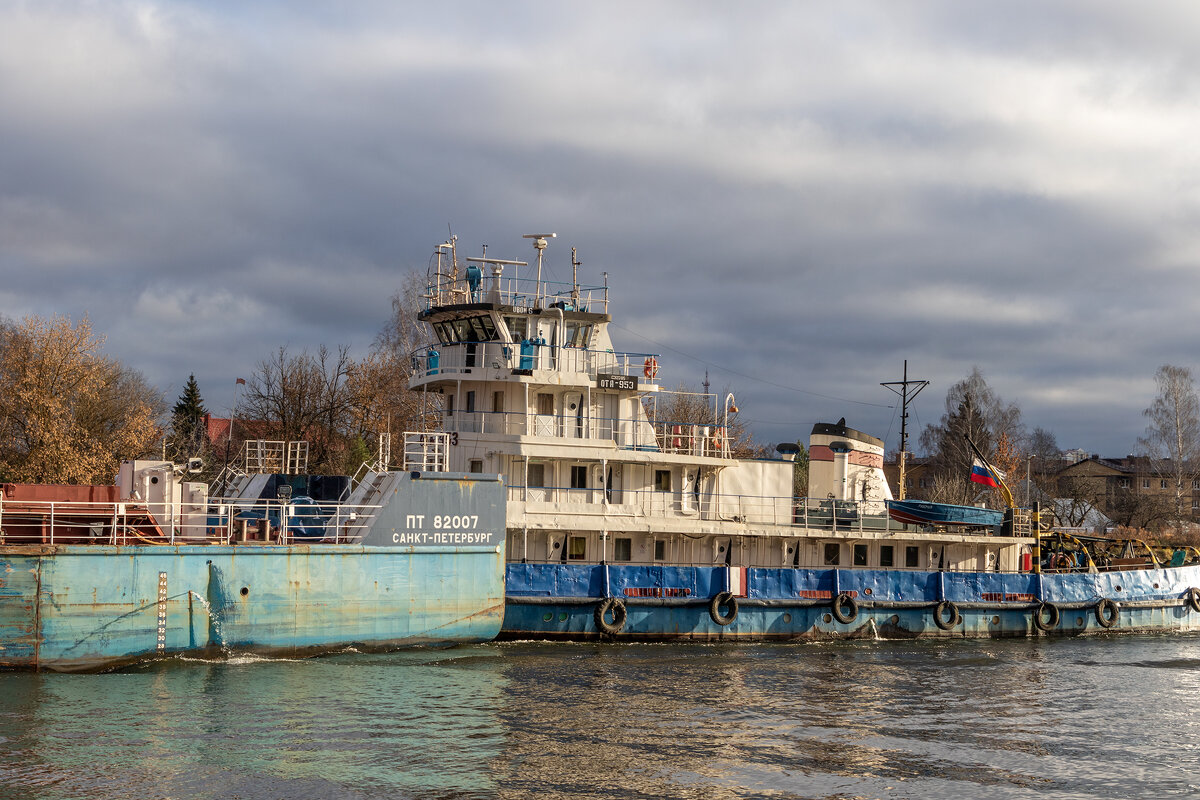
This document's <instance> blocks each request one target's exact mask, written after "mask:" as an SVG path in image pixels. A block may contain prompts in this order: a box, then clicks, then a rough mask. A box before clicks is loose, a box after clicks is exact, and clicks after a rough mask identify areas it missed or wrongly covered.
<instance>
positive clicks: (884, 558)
mask: <svg viewBox="0 0 1200 800" xmlns="http://www.w3.org/2000/svg"><path fill="white" fill-rule="evenodd" d="M894 552H895V551H894V548H893V547H892V546H891V545H890V544H881V545H879V566H881V567H890V566H892V561H893V558H894Z"/></svg>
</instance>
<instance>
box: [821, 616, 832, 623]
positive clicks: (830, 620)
mask: <svg viewBox="0 0 1200 800" xmlns="http://www.w3.org/2000/svg"><path fill="white" fill-rule="evenodd" d="M822 619H824V620H825V621H826V622H833V615H832V614H826V615H825V616H824V617H822Z"/></svg>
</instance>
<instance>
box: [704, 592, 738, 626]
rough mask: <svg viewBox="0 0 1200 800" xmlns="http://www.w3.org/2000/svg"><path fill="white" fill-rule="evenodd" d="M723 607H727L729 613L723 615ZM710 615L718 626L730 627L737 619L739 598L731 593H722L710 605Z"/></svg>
mask: <svg viewBox="0 0 1200 800" xmlns="http://www.w3.org/2000/svg"><path fill="white" fill-rule="evenodd" d="M721 606H726V607H727V608H728V609H729V613H727V614H722V613H721ZM708 615H709V616H710V617H712V621H713V622H715V623H717V624H718V625H728V624H729V623H731V622H733V621H734V620H735V619H737V615H738V602H737V598H736V597H734V596H733V594H732V593H731V592H721V593H720V594H718V595H717V596H716V597H714V598H713V599H712V602H711V603H709V604H708Z"/></svg>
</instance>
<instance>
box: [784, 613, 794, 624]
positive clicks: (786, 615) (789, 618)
mask: <svg viewBox="0 0 1200 800" xmlns="http://www.w3.org/2000/svg"><path fill="white" fill-rule="evenodd" d="M783 621H784V622H791V621H792V615H791V614H784V615H783Z"/></svg>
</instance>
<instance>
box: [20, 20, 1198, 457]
mask: <svg viewBox="0 0 1200 800" xmlns="http://www.w3.org/2000/svg"><path fill="white" fill-rule="evenodd" d="M982 8H983V6H981V5H979V4H970V3H961V2H957V0H947V2H914V3H895V2H882V1H881V2H878V3H858V2H849V3H824V4H816V3H805V2H797V3H779V2H764V3H753V2H749V3H736V4H730V3H703V2H699V3H698V2H656V3H644V2H604V3H556V2H549V1H547V2H510V3H492V2H477V3H470V2H460V3H439V4H434V3H397V2H392V1H391V0H388V1H386V2H384V1H383V0H380V2H352V3H344V4H324V3H306V2H277V3H276V2H257V3H250V4H246V3H242V2H211V1H210V2H202V3H200V2H197V3H188V2H161V3H158V2H78V3H60V2H53V0H49V1H48V0H37V2H13V1H12V0H0V315H3V316H6V317H9V318H11V319H19V318H21V317H23V316H25V315H27V314H40V315H50V314H66V315H69V316H71V317H72V318H73V319H78V318H79V317H81V316H82V315H84V314H87V315H89V317H90V318H91V320H92V322H93V324H94V326H95V327H96V329H97V330H98V331H100V332H102V333H104V334H106V335H107V337H108V339H107V344H106V352H107V353H109V354H110V355H113V356H115V357H117V358H119V359H121V360H122V361H124V362H126V363H127V364H129V365H130V366H132V367H134V368H136V369H138V370H140V371H142V372H143V373H144V374H145V375H146V376H147V378H149V379H150V380H151V381H152V382H153V383H155V384H156V385H158V386H159V387H160V388H161V389H162V390H163V392H164V393H165V394H166V395H167V396H168V398H169V399H170V400H172V401H173V400H174V399H175V397H177V396H178V394H179V391H180V389H181V387H182V384H183V383H184V381H185V380H186V379H187V376H188V374H189V373H191V372H194V373H195V374H196V376H197V379H198V380H199V382H200V388H201V391H202V393H203V394H204V396H205V398H206V400H207V402H208V405H209V406H210V408H211V409H212V410H214V411H217V412H221V413H225V412H226V411H227V409H228V406H229V404H230V401H231V400H232V394H233V383H234V379H235V378H236V377H237V376H248V375H249V373H250V372H251V371H252V370H253V369H254V366H255V364H256V363H257V362H258V361H259V360H260V359H262V358H264V357H266V356H267V355H269V354H270V353H271V352H272V351H273V350H275V349H277V348H278V347H280V346H283V345H286V346H288V347H289V348H291V349H292V350H295V351H299V350H302V349H305V348H309V349H313V348H315V347H317V346H319V345H320V344H322V343H324V344H327V345H330V346H331V347H332V346H335V345H339V344H346V345H350V346H351V348H352V353H353V354H357V355H363V354H365V353H366V352H367V349H368V348H369V346H370V343H371V341H372V339H373V338H374V337H375V335H376V333H377V332H378V331H379V329H380V327H381V326H382V325H383V323H384V321H385V320H386V318H387V316H388V314H389V308H390V307H389V297H390V296H391V294H392V293H393V292H395V291H396V290H397V289H398V288H399V285H400V282H401V280H402V279H403V276H404V275H405V274H406V273H407V272H409V271H411V270H419V271H421V272H422V273H423V272H424V270H425V269H426V266H427V264H428V261H429V256H430V254H431V253H432V251H433V247H434V245H436V244H437V243H439V242H441V241H442V240H444V239H445V238H446V236H447V232H448V230H451V229H452V230H453V231H454V233H455V234H457V235H458V236H459V242H460V246H461V248H462V250H461V252H462V253H463V254H466V255H478V254H479V253H480V252H481V250H482V247H483V246H484V245H487V246H488V248H489V249H488V253H489V255H492V256H495V257H500V258H522V259H530V257H531V256H532V255H533V251H532V249H531V248H530V247H529V243H528V242H527V241H525V240H522V239H521V238H520V235H521V234H523V233H534V232H543V231H555V232H557V233H558V234H559V238H558V239H557V240H555V241H554V242H553V243H552V244H551V247H550V250H549V251H548V252H547V264H548V265H549V267H550V272H551V274H552V276H553V277H556V278H562V279H568V278H569V276H570V248H571V247H577V248H579V255H580V259H581V260H582V262H583V264H584V266H583V279H584V280H585V281H596V282H599V281H600V280H601V278H600V273H601V272H605V271H606V272H608V274H609V282H610V285H611V286H612V295H611V297H612V310H613V313H614V315H615V318H616V319H615V321H616V325H617V326H619V327H615V329H614V331H613V334H614V339H615V340H616V344H617V347H618V348H619V349H624V350H631V351H639V352H646V351H649V352H655V353H660V354H661V357H660V359H659V360H660V363H661V364H662V373H661V375H660V377H661V378H662V380H663V381H664V382H665V383H667V384H672V385H673V384H676V383H680V382H683V383H687V384H692V385H698V384H699V383H700V381H702V380H703V378H704V373H705V370H706V369H707V370H708V372H709V374H710V379H711V381H712V384H713V386H714V388H715V389H719V390H721V391H725V390H727V389H732V390H733V391H734V392H735V393H736V395H737V402H738V405H739V406H740V407H741V409H742V415H743V418H744V419H746V420H748V421H749V422H750V424H751V426H752V429H753V430H754V432H755V436H756V438H757V439H759V440H765V441H768V442H778V441H784V440H795V439H796V438H797V437H801V438H804V439H806V438H807V434H808V431H809V430H810V428H811V426H812V424H813V423H814V422H818V421H836V420H837V418H838V417H842V416H845V417H846V419H847V421H848V423H849V424H851V425H853V426H854V427H857V428H859V429H861V430H864V431H867V432H870V433H874V434H876V435H879V436H882V437H886V438H887V440H888V445H889V448H892V447H895V446H896V443H897V439H898V430H899V421H898V413H897V410H896V409H895V408H894V406H895V397H894V395H892V394H891V393H890V392H889V391H888V390H886V389H885V388H883V387H881V386H879V383H880V382H881V381H888V380H898V379H899V378H900V374H901V369H902V366H903V362H904V360H905V359H907V360H908V363H909V374H910V377H916V378H924V379H928V380H930V381H931V385H930V387H929V388H927V389H926V390H925V391H924V393H922V395H921V396H920V398H919V400H918V401H917V403H916V404H915V406H914V408H913V409H912V417H911V420H912V424H913V429H914V430H919V428H920V426H922V425H924V424H926V423H929V422H934V421H936V420H937V418H938V417H939V416H940V414H941V413H942V410H943V399H944V397H945V393H946V390H947V389H948V388H949V387H950V386H951V385H952V384H953V383H955V382H956V381H958V380H960V379H962V378H963V377H965V376H966V375H967V374H968V373H970V371H971V369H972V368H973V367H975V366H978V367H979V369H980V370H981V371H982V373H983V374H984V376H985V377H986V378H987V380H988V381H989V383H990V384H991V385H992V387H993V388H994V389H995V390H996V392H997V393H998V394H999V395H1000V396H1001V397H1002V398H1003V399H1004V400H1006V401H1010V402H1015V403H1017V404H1018V405H1019V406H1020V407H1021V409H1022V411H1023V418H1024V421H1025V423H1026V425H1027V426H1028V427H1030V428H1032V427H1034V426H1038V427H1042V428H1046V429H1048V430H1050V431H1052V432H1053V433H1054V434H1055V435H1056V437H1057V439H1058V442H1059V444H1060V446H1062V447H1063V448H1068V447H1080V448H1084V449H1087V450H1089V451H1093V452H1100V453H1102V454H1104V455H1109V456H1119V455H1124V454H1126V453H1128V452H1132V451H1133V449H1134V448H1135V446H1136V440H1137V437H1138V436H1139V435H1141V434H1142V433H1143V432H1144V429H1145V420H1144V418H1143V416H1142V413H1141V412H1142V410H1143V409H1144V408H1146V407H1147V406H1148V405H1149V404H1150V402H1151V400H1152V399H1153V396H1154V394H1155V386H1154V372H1155V370H1156V369H1157V367H1158V366H1159V365H1161V364H1165V363H1171V364H1178V365H1181V366H1185V367H1188V368H1191V369H1193V370H1197V371H1198V372H1200V348H1197V347H1196V335H1195V331H1196V327H1197V318H1198V317H1200V268H1198V265H1200V186H1198V180H1200V164H1198V163H1197V162H1198V141H1200V63H1197V62H1198V61H1200V6H1196V5H1195V4H1194V3H1189V2H1178V3H1151V4H1149V5H1147V4H1130V3H1115V2H1111V3H1110V2H1094V1H1093V0H1089V1H1088V2H1083V1H1082V0H1080V1H1079V2H1060V3H1046V2H1041V1H1040V0H1039V1H1038V2H1008V3H1004V4H996V5H994V6H991V9H994V10H990V11H983V10H981V9H982Z"/></svg>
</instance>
